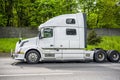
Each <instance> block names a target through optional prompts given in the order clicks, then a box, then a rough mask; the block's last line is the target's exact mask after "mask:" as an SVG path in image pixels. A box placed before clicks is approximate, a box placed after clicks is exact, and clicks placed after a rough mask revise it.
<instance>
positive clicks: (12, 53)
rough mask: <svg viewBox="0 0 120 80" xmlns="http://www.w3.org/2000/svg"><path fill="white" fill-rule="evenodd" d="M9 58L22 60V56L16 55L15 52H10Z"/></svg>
mask: <svg viewBox="0 0 120 80" xmlns="http://www.w3.org/2000/svg"><path fill="white" fill-rule="evenodd" d="M11 57H12V58H13V59H15V60H24V54H18V53H15V52H11Z"/></svg>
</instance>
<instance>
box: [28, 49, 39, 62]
mask: <svg viewBox="0 0 120 80" xmlns="http://www.w3.org/2000/svg"><path fill="white" fill-rule="evenodd" d="M39 60H40V54H39V53H38V52H37V51H35V50H31V51H28V52H27V54H26V61H27V63H30V64H36V63H38V62H39Z"/></svg>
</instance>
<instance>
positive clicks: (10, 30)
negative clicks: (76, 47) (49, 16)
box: [0, 27, 120, 38]
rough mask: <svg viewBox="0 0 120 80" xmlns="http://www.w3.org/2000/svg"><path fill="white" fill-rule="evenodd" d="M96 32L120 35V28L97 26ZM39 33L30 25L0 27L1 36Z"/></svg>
mask: <svg viewBox="0 0 120 80" xmlns="http://www.w3.org/2000/svg"><path fill="white" fill-rule="evenodd" d="M90 30H91V29H88V30H87V32H89V31H90ZM95 32H96V33H97V34H98V35H99V36H120V28H117V29H116V28H115V29H113V28H109V29H106V28H97V29H95ZM37 34H38V29H37V28H30V27H24V28H15V27H0V38H17V37H20V36H21V37H24V38H30V37H35V36H37Z"/></svg>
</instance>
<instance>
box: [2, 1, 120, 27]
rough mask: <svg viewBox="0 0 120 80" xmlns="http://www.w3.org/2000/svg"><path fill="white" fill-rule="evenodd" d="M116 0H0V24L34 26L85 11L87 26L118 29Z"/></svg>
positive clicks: (119, 24)
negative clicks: (63, 15)
mask: <svg viewBox="0 0 120 80" xmlns="http://www.w3.org/2000/svg"><path fill="white" fill-rule="evenodd" d="M119 2H120V1H119V0H0V26H1V27H9V26H13V27H37V26H38V25H40V24H41V23H43V22H45V21H46V20H48V19H50V18H52V17H54V16H58V15H61V14H68V13H77V12H84V13H86V14H87V23H88V27H89V28H119V27H120V3H119Z"/></svg>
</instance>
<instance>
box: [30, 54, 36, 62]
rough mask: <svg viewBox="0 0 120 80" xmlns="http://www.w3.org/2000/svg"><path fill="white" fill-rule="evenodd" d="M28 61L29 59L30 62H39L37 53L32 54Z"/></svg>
mask: <svg viewBox="0 0 120 80" xmlns="http://www.w3.org/2000/svg"><path fill="white" fill-rule="evenodd" d="M28 59H29V61H30V62H35V61H37V59H38V56H37V54H36V53H30V54H29V56H28Z"/></svg>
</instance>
